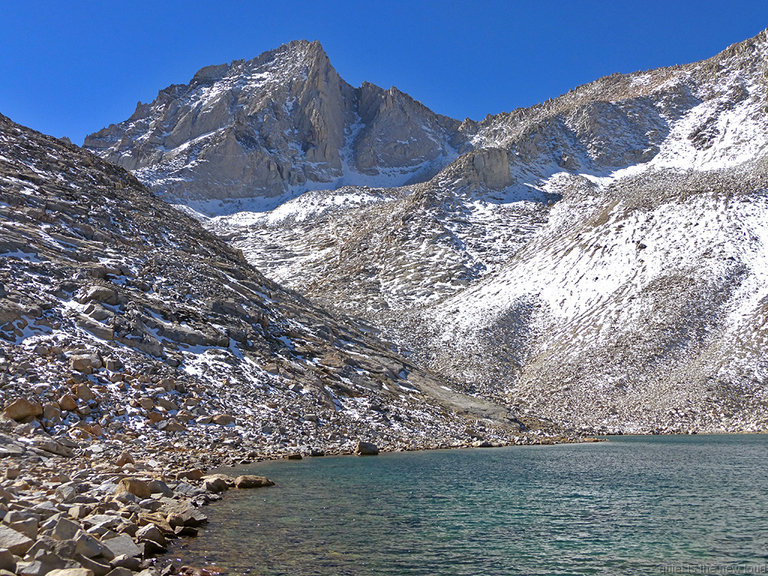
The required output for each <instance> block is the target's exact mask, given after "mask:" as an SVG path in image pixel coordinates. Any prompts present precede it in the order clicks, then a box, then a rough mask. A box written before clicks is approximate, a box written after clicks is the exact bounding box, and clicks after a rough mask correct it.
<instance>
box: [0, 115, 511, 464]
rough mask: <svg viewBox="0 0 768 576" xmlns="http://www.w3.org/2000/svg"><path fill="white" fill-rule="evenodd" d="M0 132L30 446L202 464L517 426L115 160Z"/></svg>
mask: <svg viewBox="0 0 768 576" xmlns="http://www.w3.org/2000/svg"><path fill="white" fill-rule="evenodd" d="M0 128H1V129H2V130H1V131H0V139H1V140H0V178H1V179H2V188H1V189H0V226H1V227H2V235H1V236H0V238H2V240H1V244H0V283H1V284H2V299H1V300H0V366H2V370H0V381H1V382H2V388H1V391H0V400H2V401H3V402H5V403H9V402H10V401H12V400H14V399H15V398H26V399H28V400H30V401H31V402H32V403H33V404H35V405H39V406H40V407H41V410H42V411H41V412H39V413H35V414H29V415H25V416H23V417H22V418H20V419H21V420H24V419H27V417H30V418H29V423H28V424H25V426H26V428H23V429H22V432H24V433H28V434H29V435H30V442H33V443H34V442H38V441H39V442H43V443H48V442H49V441H50V440H51V438H60V439H62V441H65V442H66V443H67V445H69V443H71V442H75V443H76V445H77V450H80V451H86V452H87V451H88V450H91V449H94V448H93V446H98V451H105V450H106V451H107V452H110V451H111V452H114V453H115V454H116V453H118V452H119V451H121V450H123V449H124V448H125V447H127V446H130V447H131V449H132V450H135V451H137V452H141V453H147V452H149V453H152V452H153V451H161V452H163V453H165V456H164V457H165V458H166V459H167V460H168V464H169V465H174V463H175V464H176V465H185V466H187V465H189V462H190V460H193V461H195V462H197V463H198V464H199V465H201V466H207V465H209V464H210V465H212V464H215V463H220V462H224V461H233V460H235V461H236V460H238V459H240V458H242V457H243V454H247V453H253V454H258V455H269V454H283V453H287V452H300V453H301V452H305V453H308V452H309V451H310V449H311V448H316V449H321V450H324V451H326V452H349V451H351V450H352V449H353V448H354V444H355V441H356V440H357V439H359V438H365V439H367V440H371V441H373V442H376V443H377V444H379V445H380V447H382V448H388V449H405V448H416V447H429V446H439V445H453V444H456V445H460V444H466V443H467V442H471V441H473V439H476V438H478V437H480V436H482V437H487V439H488V440H490V441H511V440H513V439H514V436H515V435H516V434H517V432H518V429H519V423H518V422H517V421H516V420H514V418H513V416H512V415H511V414H510V413H508V411H506V410H504V409H500V408H498V407H497V406H494V405H492V404H490V403H488V402H483V401H482V400H479V399H473V398H470V397H466V396H463V395H461V394H458V393H454V392H452V391H451V389H450V387H449V383H448V381H446V380H444V379H439V378H437V377H435V376H433V375H431V374H430V373H428V372H425V371H423V370H421V369H419V368H418V367H417V366H415V365H414V364H412V363H411V362H409V361H407V360H405V359H403V358H402V357H400V356H398V355H397V354H395V353H393V352H392V351H391V350H390V349H388V348H387V347H386V346H385V345H383V344H382V343H381V342H380V341H378V340H376V339H375V338H373V337H371V336H368V335H366V334H364V333H363V332H362V331H361V330H360V329H358V328H356V327H355V326H354V325H351V324H349V323H343V322H340V321H338V320H336V319H335V318H333V317H331V316H329V315H328V314H327V313H324V312H323V311H321V310H319V309H317V308H315V307H313V306H311V305H309V304H308V303H307V302H306V301H305V300H304V299H303V298H301V297H300V296H298V295H296V294H294V293H292V292H288V291H285V290H283V289H281V288H280V287H279V286H277V285H276V284H274V283H272V282H271V281H269V280H267V279H265V278H264V277H263V276H262V275H261V274H259V273H258V272H256V271H255V270H254V269H253V268H251V267H250V266H249V265H248V264H247V263H246V262H245V260H244V259H243V257H242V255H241V254H240V253H239V252H237V251H235V250H233V249H231V248H230V247H228V246H227V245H226V244H225V243H223V242H222V241H220V240H218V239H216V238H215V237H214V236H212V235H211V234H209V233H208V232H206V231H205V230H204V229H203V228H202V227H201V226H200V225H199V223H198V222H197V221H196V220H194V219H192V218H190V217H187V216H185V215H183V214H181V213H179V212H177V211H176V210H174V209H173V208H171V207H170V206H168V205H167V204H165V203H164V202H162V201H160V200H159V199H157V198H156V197H154V196H153V195H152V194H151V193H149V192H148V191H147V190H146V189H145V188H144V187H143V186H142V185H140V184H139V183H138V182H137V181H136V179H135V178H134V177H133V176H131V175H130V174H129V173H127V172H125V171H124V170H123V169H120V168H118V167H115V166H113V165H110V164H108V163H105V162H103V161H102V160H100V159H98V158H97V157H95V156H93V155H91V154H90V153H87V152H85V151H83V150H82V149H80V148H77V147H75V146H71V145H69V144H66V143H63V142H61V141H59V140H56V139H53V138H50V137H46V136H43V135H40V134H38V133H35V132H33V131H31V130H28V129H25V128H23V127H20V126H18V125H15V124H13V123H12V122H11V121H10V120H8V119H7V118H4V117H3V118H0ZM171 445H173V446H175V448H174V450H172V453H168V447H169V446H171Z"/></svg>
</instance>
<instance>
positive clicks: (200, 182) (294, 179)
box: [85, 40, 463, 210]
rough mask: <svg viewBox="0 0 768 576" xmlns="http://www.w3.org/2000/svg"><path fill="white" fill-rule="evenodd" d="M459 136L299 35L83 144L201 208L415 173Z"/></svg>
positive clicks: (432, 165)
mask: <svg viewBox="0 0 768 576" xmlns="http://www.w3.org/2000/svg"><path fill="white" fill-rule="evenodd" d="M462 142H463V139H462V136H461V134H460V133H459V131H458V123H457V122H455V121H453V120H451V119H449V118H447V117H444V116H439V115H437V114H434V113H433V112H431V111H430V110H429V109H428V108H427V107H426V106H424V105H423V104H421V103H419V102H417V101H415V100H413V99H412V98H410V97H409V96H408V95H406V94H404V93H403V92H401V91H400V90H398V89H396V88H390V89H389V90H384V89H382V88H379V87H378V86H375V85H373V84H370V83H364V84H363V85H362V86H361V87H359V88H353V87H352V86H350V85H349V84H347V83H346V82H345V81H344V80H343V79H341V78H340V77H339V75H338V73H337V72H336V70H335V69H334V68H333V66H332V65H331V63H330V60H329V59H328V56H327V55H326V53H325V52H324V50H323V48H322V46H321V45H320V43H319V42H316V41H315V42H307V41H305V40H302V41H295V42H291V43H289V44H286V45H283V46H281V47H279V48H277V49H276V50H272V51H270V52H265V53H264V54H262V55H260V56H258V57H257V58H254V59H253V60H249V61H235V62H231V63H229V64H222V65H217V66H208V67H205V68H203V69H201V70H200V71H198V73H197V74H196V75H195V76H194V77H193V79H192V80H191V81H190V83H189V84H184V85H173V86H170V87H168V88H166V89H165V90H162V91H160V93H159V95H158V98H157V99H156V100H155V101H154V102H152V103H149V104H141V105H140V106H139V107H137V110H136V112H135V113H134V114H133V115H132V116H131V118H129V119H128V120H126V121H125V122H122V123H120V124H117V125H112V126H110V127H108V128H106V129H104V130H101V131H100V132H97V133H96V134H93V135H91V136H88V137H87V138H86V141H85V146H86V147H87V148H89V149H91V150H93V151H95V152H97V153H98V154H100V155H101V156H103V157H105V158H107V159H109V160H111V161H113V162H116V163H117V164H119V165H121V166H124V167H126V168H128V169H130V170H133V171H134V173H135V174H136V175H137V177H138V178H139V179H140V180H141V181H142V182H144V183H145V184H147V185H149V186H150V187H151V188H152V189H153V190H155V191H156V192H158V193H160V194H161V195H164V196H165V197H172V198H176V199H177V200H182V201H185V202H188V203H189V202H195V201H198V202H197V206H198V207H202V208H206V207H207V208H209V209H211V208H212V206H213V204H218V201H220V200H229V199H233V198H234V199H237V198H249V199H252V200H254V199H256V200H255V203H256V205H262V206H263V205H264V203H265V201H264V199H267V200H266V203H267V204H271V205H272V206H275V205H277V204H278V203H279V202H280V201H284V200H285V199H287V198H289V197H294V196H296V195H298V194H299V193H301V192H303V191H306V190H310V189H318V188H338V187H340V186H343V185H346V184H362V185H379V186H381V185H387V186H390V185H402V184H404V183H406V182H409V181H420V180H425V179H427V178H428V177H430V176H432V175H433V174H434V173H436V172H437V171H438V170H439V169H440V168H442V167H443V166H445V165H446V164H447V163H448V162H450V161H451V160H452V159H453V158H455V157H456V155H457V153H456V148H457V147H460V146H461V144H462ZM258 199H261V200H258ZM211 201H213V204H212V203H211ZM206 202H207V203H206ZM252 204H253V202H252ZM213 209H214V210H215V209H217V206H213Z"/></svg>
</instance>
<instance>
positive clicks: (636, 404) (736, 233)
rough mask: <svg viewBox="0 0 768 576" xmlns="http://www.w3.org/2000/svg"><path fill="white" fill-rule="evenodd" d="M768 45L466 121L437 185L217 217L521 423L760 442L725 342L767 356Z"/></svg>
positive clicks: (283, 277)
mask: <svg viewBox="0 0 768 576" xmlns="http://www.w3.org/2000/svg"><path fill="white" fill-rule="evenodd" d="M767 40H768V33H766V32H762V33H760V34H758V35H757V36H756V37H754V38H751V39H748V40H745V41H744V42H741V43H738V44H735V45H733V46H731V47H729V48H727V49H725V50H724V51H722V52H721V53H720V54H718V55H715V56H713V57H712V58H710V59H708V60H705V61H703V62H698V63H691V64H685V65H679V66H672V67H667V68H662V69H657V70H651V71H642V72H636V73H632V74H627V75H611V76H608V77H605V78H601V79H598V80H596V81H594V82H592V83H590V84H587V85H585V86H582V87H578V88H576V89H574V90H571V91H570V92H568V93H566V94H564V95H562V96H560V97H558V98H555V99H552V100H549V101H547V102H545V103H542V104H540V105H537V106H534V107H531V108H527V109H518V110H515V111H513V112H510V113H502V114H498V115H495V116H488V117H486V119H484V120H483V121H481V122H472V121H465V122H464V123H462V124H460V125H459V128H458V130H459V132H461V134H462V138H464V139H465V143H464V144H463V147H462V148H461V150H457V157H456V158H455V159H453V160H451V161H450V162H448V163H446V164H445V165H444V166H443V167H442V169H441V170H440V171H439V172H438V173H437V174H436V175H435V176H433V177H432V178H430V179H428V180H425V181H423V182H417V183H412V184H407V185H401V186H398V187H384V188H382V187H378V188H371V187H363V186H355V185H351V186H350V185H347V186H341V187H336V182H333V183H331V184H332V185H331V186H329V187H328V188H329V189H327V190H316V191H309V192H307V193H305V194H304V195H301V196H299V197H297V198H288V199H287V201H285V202H282V203H281V204H280V206H279V207H277V208H276V209H274V210H272V211H266V212H262V211H257V212H242V213H234V214H224V215H221V216H217V217H214V218H211V219H206V218H203V222H205V224H206V226H207V227H208V228H209V229H211V230H213V231H215V232H216V233H217V234H219V235H220V236H222V237H224V238H226V239H227V240H228V241H229V242H230V243H231V244H232V245H234V246H236V247H238V248H240V249H242V250H243V252H244V253H245V254H246V256H247V258H248V259H249V261H250V262H252V263H253V264H254V265H255V266H257V267H258V268H260V269H262V270H264V272H265V273H266V274H267V275H268V276H270V277H273V278H276V279H278V280H279V281H281V282H284V283H286V284H287V285H288V286H291V287H294V288H295V289H297V290H299V291H301V292H302V293H303V294H305V295H306V296H308V297H309V298H310V299H312V300H313V301H316V302H318V303H320V304H321V305H323V306H326V307H328V308H329V309H333V310H336V311H338V312H340V313H343V314H347V315H349V316H351V317H355V318H361V319H363V320H364V321H365V322H367V323H368V324H370V325H372V326H374V327H375V328H376V329H377V330H379V331H381V333H383V334H387V336H388V338H389V339H390V340H391V341H393V342H395V343H396V345H397V346H398V347H399V349H400V350H401V351H402V352H403V353H405V354H407V355H409V357H411V358H413V359H414V360H415V361H416V362H417V363H418V364H420V365H423V366H428V367H429V368H430V369H432V370H434V371H436V372H437V373H441V374H443V375H450V376H451V377H452V378H453V377H455V378H456V379H457V380H458V381H459V382H460V383H461V385H462V386H463V388H464V390H465V391H467V392H469V393H471V394H477V395H480V396H483V397H486V398H489V399H492V400H493V401H494V402H498V403H501V404H504V405H507V406H511V407H515V409H516V410H518V411H520V412H521V413H525V412H526V411H530V413H531V414H541V415H546V417H547V418H549V419H551V420H553V421H556V422H560V423H563V424H565V425H567V426H572V427H574V428H577V429H581V430H584V431H587V432H590V431H603V432H605V431H608V432H617V431H624V432H632V431H636V432H650V431H659V430H661V431H665V430H666V431H687V430H698V431H723V430H755V429H763V428H764V427H765V426H766V422H767V421H768V420H766V417H765V410H766V408H765V403H764V402H763V400H761V398H762V394H763V393H762V392H761V390H762V388H761V387H760V386H758V385H753V384H749V383H748V381H749V379H750V378H751V376H749V374H753V376H754V378H756V381H757V382H761V381H763V379H764V377H765V375H764V374H765V367H764V366H763V362H762V361H761V360H760V357H759V355H758V356H755V354H754V350H753V349H754V346H753V345H751V344H746V343H745V344H744V345H743V346H742V345H741V344H736V345H734V346H731V345H729V344H727V343H726V340H727V337H726V336H725V335H727V334H730V335H733V334H735V333H739V334H742V336H743V337H742V340H739V342H742V341H743V342H748V341H753V342H754V341H761V340H760V338H761V336H760V335H759V334H760V332H759V325H757V324H754V322H757V320H748V318H753V316H754V315H755V314H757V316H754V317H755V318H757V317H759V314H758V313H757V312H755V311H754V310H753V309H751V308H750V307H751V306H754V305H756V304H755V302H759V301H760V299H761V298H762V296H761V294H762V292H761V289H760V287H759V286H760V283H759V280H758V278H760V277H761V274H762V272H761V270H762V269H763V266H764V264H763V263H762V260H761V259H760V256H759V254H760V252H759V250H758V251H757V252H756V251H755V250H756V248H755V247H756V246H759V245H760V242H759V240H758V241H754V240H750V239H751V238H758V239H759V238H760V228H759V225H758V224H757V223H758V222H759V218H757V219H756V217H755V213H759V212H760V210H762V192H761V191H762V190H763V186H764V179H763V174H764V167H765V164H764V162H763V160H762V159H763V158H764V156H765V151H766V146H768V131H767V130H766V129H765V128H764V122H763V120H762V119H763V118H764V114H765V112H764V110H765V107H766V102H768V98H767V97H766V81H765V79H766V70H767V69H768V57H767V56H766V55H767V54H768V42H767ZM728 199H730V200H728ZM736 199H739V200H738V201H737V200H736ZM703 223H708V224H707V225H706V226H704V227H702V226H703ZM685 229H691V230H701V231H702V232H701V233H702V234H703V233H705V232H706V238H708V239H709V241H710V242H711V243H712V245H711V246H709V245H707V243H706V242H704V241H695V240H694V239H693V238H691V237H690V236H687V235H685V234H682V233H681V232H680V230H685ZM649 238H653V239H654V240H653V243H651V242H650V241H649ZM739 238H741V240H738V239H739ZM756 242H757V243H756ZM649 258H650V260H649ZM715 263H716V264H717V265H716V266H715ZM712 292H714V293H716V294H717V296H716V297H715V296H712ZM683 294H684V295H685V296H684V297H683V296H681V295H683ZM757 306H758V308H759V304H757ZM739 310H740V312H737V311H739ZM734 314H736V315H737V316H738V315H739V314H740V315H741V316H740V317H741V318H742V320H741V322H742V325H741V327H740V328H734V325H733V324H732V322H734V320H733V318H735V316H734ZM729 318H731V320H729ZM737 324H738V322H737ZM571 348H572V350H571V351H569V350H570V349H571ZM715 350H719V351H720V353H721V354H723V355H725V356H726V357H729V358H733V359H734V362H732V363H731V364H732V366H731V368H728V369H726V368H724V367H722V366H721V367H718V365H717V363H716V362H715V363H713V360H712V359H713V358H715V357H716V356H717V355H716V354H714V351H715ZM707 354H709V356H707ZM713 354H714V355H713ZM707 358H708V359H707ZM736 358H739V360H738V361H736V360H735V359H736ZM672 374H676V375H675V376H674V377H670V375H672ZM740 394H743V397H742V403H744V404H745V405H749V406H750V407H749V409H746V408H738V402H737V401H736V400H735V399H737V398H739V397H740V396H739V395H740ZM734 402H736V404H735V405H736V406H737V407H736V408H734ZM726 406H727V407H728V408H724V407H726ZM670 410H673V411H674V412H670Z"/></svg>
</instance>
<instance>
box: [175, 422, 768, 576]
mask: <svg viewBox="0 0 768 576" xmlns="http://www.w3.org/2000/svg"><path fill="white" fill-rule="evenodd" d="M227 472H228V473H230V474H233V469H228V470H227ZM236 472H237V473H243V474H245V473H249V474H259V475H265V476H268V477H269V478H270V479H272V480H274V481H275V482H276V483H277V485H276V486H274V487H271V488H265V489H257V490H240V491H238V490H230V491H229V492H227V493H226V494H225V497H224V499H223V500H222V501H221V502H219V503H215V504H213V505H211V506H209V507H208V508H207V509H206V514H207V515H208V517H209V520H210V522H209V524H208V525H207V527H206V528H205V529H204V531H203V532H202V533H201V535H200V536H199V537H198V538H195V539H191V540H185V541H184V542H183V543H182V544H178V543H177V544H176V545H175V547H174V548H173V549H172V556H173V557H176V558H179V559H180V560H181V561H182V562H184V563H188V564H191V565H194V566H200V567H206V568H208V569H215V570H220V571H222V572H225V573H228V574H252V575H318V576H321V575H322V576H326V575H327V576H330V575H334V576H338V575H350V576H367V575H413V576H416V575H419V576H422V575H423V576H427V575H429V576H435V575H445V576H449V575H451V576H452V575H456V576H458V575H462V576H463V575H466V576H478V575H494V576H495V575H514V574H525V575H539V574H540V575H557V574H563V575H566V574H568V575H571V574H579V575H581V574H605V575H623V574H629V575H649V574H762V573H768V476H767V475H766V472H768V435H721V436H700V435H699V436H648V437H646V436H634V437H631V436H617V437H611V438H610V439H609V440H608V441H606V442H600V443H587V444H564V445H558V446H515V447H509V448H496V449H467V450H445V451H428V452H407V453H397V454H381V455H379V456H375V457H350V456H347V457H326V458H312V459H304V460H301V461H276V462H267V463H260V464H256V465H251V466H243V467H241V468H238V469H236Z"/></svg>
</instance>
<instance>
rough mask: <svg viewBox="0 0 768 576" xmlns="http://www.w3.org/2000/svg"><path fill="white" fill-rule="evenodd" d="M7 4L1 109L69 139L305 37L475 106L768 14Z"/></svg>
mask: <svg viewBox="0 0 768 576" xmlns="http://www.w3.org/2000/svg"><path fill="white" fill-rule="evenodd" d="M0 14H2V16H1V17H0V78H2V86H1V87H0V113H2V114H4V115H6V116H9V117H10V118H11V119H12V120H15V121H16V122H19V123H21V124H25V125H27V126H31V127H32V128H35V129H36V130H40V131H42V132H46V133H48V134H53V135H54V136H68V137H70V138H71V139H72V141H73V142H75V143H78V144H79V143H81V142H82V140H83V138H84V137H85V135H86V134H88V133H90V132H94V131H96V130H98V129H100V128H102V127H104V126H106V125H108V124H110V123H113V122H119V121H122V120H124V119H126V118H127V117H128V116H130V115H131V114H132V113H133V110H134V109H135V107H136V102H137V101H139V100H141V101H143V102H147V101H151V100H153V99H154V97H155V96H156V95H157V92H158V91H159V90H160V89H162V88H164V87H166V86H168V85H169V84H173V83H186V82H188V81H189V79H190V78H191V77H192V75H193V74H194V73H195V72H196V71H197V70H198V69H199V68H202V67H203V66H206V65H208V64H219V63H222V62H229V61H231V60H235V59H240V58H246V59H249V58H253V57H255V56H257V55H258V54H260V53H261V52H264V51H265V50H270V49H272V48H275V47H277V46H279V45H280V44H282V43H285V42H288V41H290V40H294V39H299V38H306V39H308V40H319V41H320V42H321V43H322V44H323V46H324V47H325V50H326V52H327V53H328V55H329V56H330V58H331V62H332V63H333V65H334V66H335V67H336V69H337V70H338V71H339V73H340V74H341V76H342V77H343V78H344V79H345V80H347V82H349V83H351V84H353V85H355V86H357V85H359V84H360V82H362V81H363V80H367V81H369V82H373V83H374V84H378V85H380V86H383V87H385V88H389V87H390V86H393V85H394V86H397V87H398V88H400V89H401V90H403V91H405V92H408V93H409V94H410V95H411V96H413V97H414V98H416V99H417V100H420V101H422V102H423V103H424V104H426V105H427V106H429V107H430V108H432V109H433V110H435V111H436V112H439V113H441V114H446V115H448V116H453V117H456V118H460V119H463V118H465V117H470V118H474V119H478V120H479V119H481V118H483V117H484V116H485V115H486V114H494V113H498V112H502V111H509V110H512V109H514V108H517V107H520V106H530V105H533V104H536V103H538V102H541V101H543V100H546V99H547V98H553V97H555V96H558V95H559V94H562V93H563V92H567V91H568V90H569V89H571V88H573V87H574V86H577V85H579V84H583V83H585V82H589V81H591V80H594V79H596V78H598V77H600V76H604V75H606V74H610V73H612V72H633V71H636V70H645V69H649V68H655V67H659V66H666V65H671V64H681V63H685V62H691V61H695V60H701V59H704V58H708V57H709V56H713V55H714V54H716V53H717V52H719V51H720V50H722V49H723V48H725V47H726V46H728V45H730V44H733V43H734V42H739V41H741V40H744V39H745V38H748V37H750V36H754V35H755V34H757V33H758V32H759V31H760V30H762V29H763V28H766V27H768V2H767V1H765V0H752V1H740V0H730V1H729V2H727V3H726V2H724V1H723V2H710V1H707V0H698V1H695V2H694V1H682V0H680V1H675V0H666V1H657V0H644V1H643V2H638V1H622V0H613V1H605V2H596V1H589V0H581V1H578V0H572V1H565V0H563V1H560V2H555V1H550V0H538V1H530V2H521V1H520V2H518V1H513V0H507V1H499V0H475V1H473V2H470V1H465V2H456V1H451V0H442V1H431V0H423V1H417V0H413V1H410V2H406V1H398V0H390V1H386V2H384V1H366V0H358V1H333V0H314V1H305V0H286V1H283V2H278V1H276V0H272V1H270V2H261V1H250V2H235V1H229V0H218V1H215V2H196V1H193V0H187V1H184V2H182V1H176V0H156V1H152V2H149V1H143V0H131V1H124V2H116V1H115V2H110V1H100V2H96V1H77V0H70V1H67V2H63V1H56V2H54V1H39V0H0Z"/></svg>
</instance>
